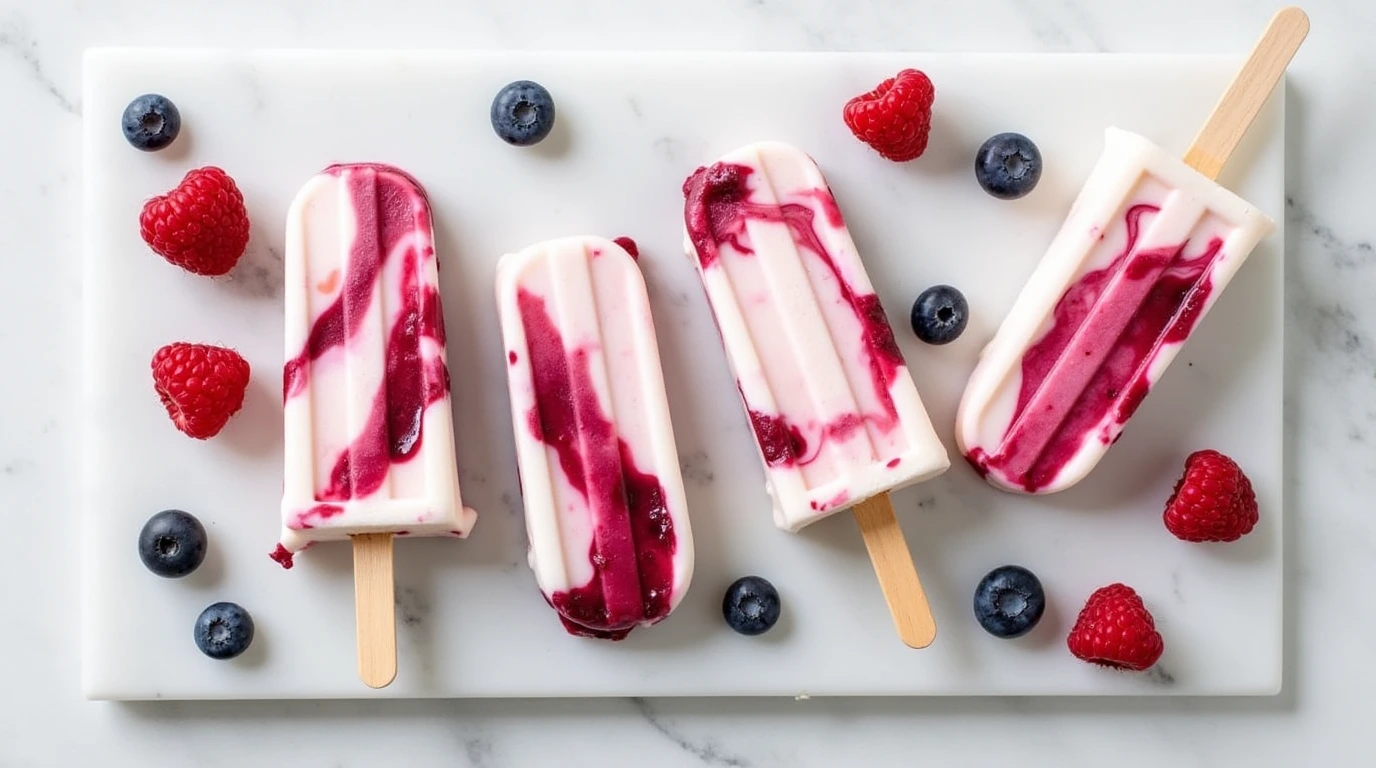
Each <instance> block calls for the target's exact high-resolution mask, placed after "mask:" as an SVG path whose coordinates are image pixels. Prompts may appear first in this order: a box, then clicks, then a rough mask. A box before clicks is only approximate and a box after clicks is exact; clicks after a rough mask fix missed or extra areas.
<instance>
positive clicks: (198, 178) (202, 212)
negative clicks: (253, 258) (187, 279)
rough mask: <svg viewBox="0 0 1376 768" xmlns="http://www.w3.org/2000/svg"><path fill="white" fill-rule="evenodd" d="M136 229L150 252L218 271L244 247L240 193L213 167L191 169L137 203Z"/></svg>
mask: <svg viewBox="0 0 1376 768" xmlns="http://www.w3.org/2000/svg"><path fill="white" fill-rule="evenodd" d="M139 233H140V234H142V235H143V241H144V242H145V243H148V247H150V248H152V249H153V251H154V252H155V253H157V254H158V255H159V256H162V257H163V258H164V259H167V260H168V261H170V262H172V263H173V264H176V265H177V266H179V267H181V268H182V269H185V270H187V271H188V272H194V273H195V274H198V275H223V274H225V273H226V272H228V271H229V270H231V269H233V268H234V265H235V264H236V263H238V261H239V257H240V256H243V255H244V249H245V248H246V247H247V246H248V211H247V210H246V209H245V208H244V196H243V195H242V194H240V193H239V188H238V187H237V186H235V184H234V179H231V178H230V177H229V175H228V174H226V173H225V172H224V171H222V170H220V169H219V168H216V167H214V166H206V167H204V168H197V169H195V170H193V171H190V172H188V173H187V174H186V176H185V177H183V178H182V181H181V183H180V184H178V185H177V187H176V188H175V189H173V190H172V191H171V192H168V193H167V194H165V195H158V196H157V197H155V198H153V199H151V200H149V201H148V202H146V203H144V204H143V212H142V213H141V214H139Z"/></svg>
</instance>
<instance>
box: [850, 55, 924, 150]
mask: <svg viewBox="0 0 1376 768" xmlns="http://www.w3.org/2000/svg"><path fill="white" fill-rule="evenodd" d="M935 97H936V90H935V89H934V88H933V87H932V81H931V80H929V79H928V78H927V76H926V75H925V74H923V73H922V72H919V71H918V70H916V69H905V70H903V71H901V72H899V73H898V74H897V75H896V76H895V77H891V78H889V79H888V80H885V81H884V82H882V83H880V84H879V87H878V88H875V89H874V90H872V91H870V92H869V93H865V94H861V95H859V96H856V97H855V98H853V99H851V100H850V101H848V102H846V108H845V110H844V111H843V112H842V114H843V115H844V116H845V119H846V125H847V126H849V127H850V132H851V133H853V134H855V138H857V139H859V140H861V141H863V142H865V143H866V144H868V145H870V146H871V147H873V148H874V149H875V151H876V152H878V153H879V154H881V155H883V156H884V157H886V158H888V159H889V160H893V161H895V162H904V161H907V160H912V159H913V158H916V157H918V156H920V155H921V154H922V153H923V152H924V151H926V149H927V136H928V134H930V133H931V130H932V100H933V99H934V98H935Z"/></svg>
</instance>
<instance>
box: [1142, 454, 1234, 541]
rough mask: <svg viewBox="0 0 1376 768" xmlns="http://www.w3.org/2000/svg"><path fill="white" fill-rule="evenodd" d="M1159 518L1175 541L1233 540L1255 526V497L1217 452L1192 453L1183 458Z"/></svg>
mask: <svg viewBox="0 0 1376 768" xmlns="http://www.w3.org/2000/svg"><path fill="white" fill-rule="evenodd" d="M1163 517H1164V518H1165V521H1166V530H1168V531H1170V532H1171V533H1173V534H1175V537H1176V538H1177V539H1182V540H1184V541H1237V540H1238V539H1240V538H1242V537H1243V536H1245V535H1247V534H1248V533H1250V532H1251V530H1252V528H1253V527H1255V526H1256V524H1257V495H1256V493H1255V492H1253V491H1252V481H1250V480H1248V479H1247V476H1246V475H1244V474H1243V473H1242V468H1241V467H1239V466H1238V465H1237V462H1235V461H1233V460H1232V459H1230V458H1228V457H1227V456H1224V455H1223V454H1221V453H1219V452H1218V451H1196V452H1194V453H1192V454H1190V456H1189V458H1187V459H1185V473H1184V474H1182V475H1181V476H1180V479H1179V480H1178V481H1176V483H1175V490H1174V491H1172V492H1171V497H1170V499H1169V500H1167V501H1166V512H1165V514H1164V515H1163Z"/></svg>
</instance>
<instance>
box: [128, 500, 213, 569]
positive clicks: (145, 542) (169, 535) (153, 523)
mask: <svg viewBox="0 0 1376 768" xmlns="http://www.w3.org/2000/svg"><path fill="white" fill-rule="evenodd" d="M205 543H206V535H205V526H203V525H201V521H200V520H197V519H196V518H194V517H192V516H191V515H188V514H187V513H185V512H183V511H181V510H180V509H168V510H165V511H162V512H159V513H158V514H156V515H153V516H152V517H150V518H148V522H146V523H144V524H143V530H141V531H139V559H141V560H143V564H144V565H146V566H148V570H150V571H152V572H153V573H156V574H158V575H159V576H166V577H167V578H169V579H179V578H181V577H182V576H185V575H187V574H188V573H191V572H192V571H194V570H196V569H197V568H199V567H200V565H201V561H203V560H205Z"/></svg>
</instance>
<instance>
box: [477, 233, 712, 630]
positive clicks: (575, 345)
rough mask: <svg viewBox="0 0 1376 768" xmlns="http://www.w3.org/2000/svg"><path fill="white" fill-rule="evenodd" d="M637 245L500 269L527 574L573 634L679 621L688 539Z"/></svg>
mask: <svg viewBox="0 0 1376 768" xmlns="http://www.w3.org/2000/svg"><path fill="white" fill-rule="evenodd" d="M635 252H636V250H635V247H634V245H633V244H632V243H631V242H630V241H628V240H626V239H624V238H621V239H618V240H617V241H616V242H613V241H611V240H607V239H605V238H602V237H566V238H561V239H557V240H550V241H546V242H542V243H536V244H535V245H532V246H530V247H528V248H526V249H524V250H522V251H520V252H517V253H510V254H507V255H505V256H503V257H502V259H501V260H500V261H499V262H498V264H497V307H498V311H499V313H500V315H501V325H502V337H503V340H504V341H505V345H506V362H507V367H506V372H507V385H508V388H509V390H510V396H511V418H512V422H513V426H514V427H515V433H516V455H517V466H518V468H519V473H520V478H521V496H522V498H523V501H524V503H525V519H526V532H527V538H528V541H529V559H530V567H531V569H532V570H533V571H534V572H535V578H536V582H537V583H538V585H539V587H540V590H541V592H542V593H544V596H545V599H546V600H548V601H549V603H550V605H551V606H553V607H554V609H555V610H556V611H557V612H558V614H559V618H560V619H561V620H562V622H563V624H564V627H565V628H566V629H567V630H568V632H570V633H571V634H575V635H582V636H588V637H599V638H605V639H611V640H620V639H622V638H624V637H626V635H627V634H628V633H630V631H631V630H632V629H634V628H635V627H637V626H648V625H651V624H654V623H656V622H659V621H661V620H663V619H664V618H665V617H666V616H668V615H669V612H670V611H672V610H674V607H675V606H677V605H678V603H679V601H680V600H681V599H683V594H684V592H685V590H687V588H688V582H689V581H690V580H691V578H692V574H693V537H692V532H691V528H690V526H689V522H688V505H687V499H686V497H685V495H684V491H683V478H682V476H681V475H680V472H679V462H678V452H677V449H676V448H675V446H674V433H673V426H672V424H671V422H670V420H669V404H668V400H667V398H666V396H665V391H664V374H663V372H662V370H661V368H660V363H659V348H658V345H657V343H656V339H655V329H654V324H653V321H652V319H651V316H650V302H649V297H648V295H647V293H646V290H645V281H644V278H643V277H642V276H641V274H640V268H639V267H638V266H637V265H636V261H635V259H634V258H633V257H632V256H631V254H632V253H635Z"/></svg>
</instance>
